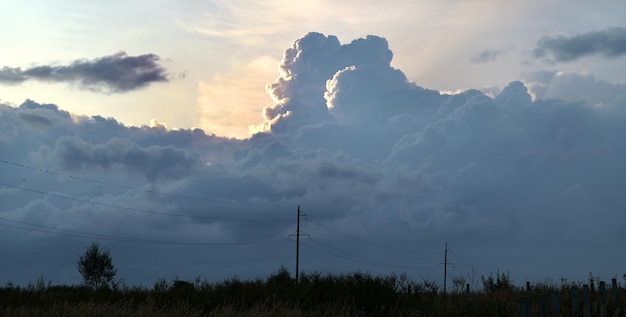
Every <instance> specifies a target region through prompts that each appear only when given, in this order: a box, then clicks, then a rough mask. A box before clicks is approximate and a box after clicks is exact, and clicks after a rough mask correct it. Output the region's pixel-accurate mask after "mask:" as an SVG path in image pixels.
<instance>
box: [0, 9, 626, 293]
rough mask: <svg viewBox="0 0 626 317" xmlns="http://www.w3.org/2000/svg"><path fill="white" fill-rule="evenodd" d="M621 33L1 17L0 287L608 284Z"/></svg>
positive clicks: (379, 18)
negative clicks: (506, 276) (238, 280)
mask: <svg viewBox="0 0 626 317" xmlns="http://www.w3.org/2000/svg"><path fill="white" fill-rule="evenodd" d="M622 12H626V3H623V2H621V1H608V2H605V3H603V4H602V5H598V4H590V3H587V2H584V1H551V2H550V3H545V1H535V0H532V1H507V2H503V1H491V0H473V1H460V0H446V1H434V0H433V1H395V2H393V3H381V2H379V1H377V2H375V1H343V2H342V3H341V4H338V3H336V2H333V1H322V0H320V1H305V2H303V3H302V4H298V5H295V4H294V3H293V2H287V1H263V2H253V1H241V2H236V3H233V2H232V1H228V2H227V1H224V2H221V1H204V2H197V1H165V0H163V1H133V2H132V3H129V2H128V1H109V2H107V5H106V6H103V5H102V4H96V3H90V2H84V1H82V2H79V1H69V0H58V1H35V0H32V1H12V0H3V1H0V19H1V20H2V21H3V27H2V29H1V30H0V43H2V46H1V51H2V53H1V55H0V201H2V204H0V226H2V230H0V248H1V250H2V258H3V259H4V260H3V261H1V263H0V272H3V273H2V275H0V282H6V281H13V282H15V283H21V284H24V283H27V282H29V281H34V280H36V279H37V278H38V277H40V276H41V275H43V277H44V279H46V280H52V281H53V282H54V283H79V282H80V281H81V277H80V274H79V273H78V271H77V270H76V260H77V259H78V255H79V254H81V253H82V252H83V251H84V250H85V248H86V247H87V246H88V245H89V244H90V243H91V242H92V241H97V242H99V243H100V244H101V245H103V246H106V247H108V248H110V250H111V254H112V256H113V259H114V263H115V264H116V266H117V267H118V277H120V278H124V280H125V281H126V283H128V284H143V285H152V283H154V282H155V281H156V280H157V279H159V278H166V279H174V278H182V279H193V278H195V277H196V276H200V277H202V278H206V279H208V280H210V281H219V280H221V279H224V278H227V277H232V276H235V275H237V276H239V277H242V278H256V277H264V276H267V275H268V274H269V273H271V272H272V271H275V270H277V269H278V268H280V266H281V265H282V266H285V267H287V268H289V269H290V270H291V271H292V272H293V271H294V269H295V267H294V266H295V265H294V262H295V242H294V241H293V239H290V238H289V237H290V235H292V234H294V233H295V230H296V219H297V216H296V215H297V210H298V206H300V209H301V211H302V213H303V214H306V215H307V216H306V217H304V216H303V217H302V218H301V231H302V232H303V233H306V234H309V235H310V238H307V239H306V240H303V241H302V244H301V246H302V248H301V262H300V268H301V270H302V271H305V272H313V271H318V272H319V271H321V272H325V273H333V272H353V271H356V270H361V271H368V272H372V273H376V274H378V273H381V274H388V273H391V272H395V273H398V274H399V273H402V272H406V273H407V275H409V276H411V277H413V278H414V279H416V280H421V279H422V278H426V279H429V280H435V281H438V282H439V283H440V284H442V282H443V279H442V277H443V267H442V265H441V262H443V257H444V246H445V243H446V242H448V244H449V247H450V249H451V250H452V251H451V252H450V253H449V257H448V258H449V260H450V261H451V262H454V266H451V267H450V268H449V274H448V275H449V276H468V275H469V276H471V275H472V272H474V274H473V276H474V278H475V279H476V281H478V280H479V277H480V275H488V274H489V273H490V272H496V270H500V271H510V272H511V276H512V277H513V279H514V281H515V282H518V283H520V284H521V283H523V282H524V281H526V280H529V281H539V280H545V279H547V278H552V279H553V280H556V281H558V279H559V278H561V277H565V278H569V279H579V280H582V279H583V278H585V277H586V276H588V274H589V272H593V274H594V275H596V276H599V277H601V278H604V279H610V278H611V277H613V276H615V275H617V276H621V274H623V273H624V272H623V267H620V263H621V262H623V260H624V258H623V256H622V255H621V254H620V252H619V250H623V249H624V247H625V246H626V233H625V232H626V217H625V216H624V215H625V214H624V207H625V206H626V197H625V196H624V195H623V193H624V192H625V191H626V178H625V177H624V175H626V168H625V167H624V164H623V162H624V161H625V160H626V145H624V144H625V143H624V142H623V135H625V134H626V80H625V79H624V77H623V76H624V75H623V74H624V73H626V20H625V19H624V15H623V14H621V13H622ZM307 237H308V236H307Z"/></svg>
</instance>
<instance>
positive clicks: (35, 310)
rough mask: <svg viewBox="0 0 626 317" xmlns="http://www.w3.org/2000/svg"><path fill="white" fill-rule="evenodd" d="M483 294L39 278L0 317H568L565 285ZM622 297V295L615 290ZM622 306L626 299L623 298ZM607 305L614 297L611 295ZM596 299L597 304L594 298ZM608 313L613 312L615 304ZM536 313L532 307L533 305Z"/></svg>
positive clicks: (283, 277) (368, 278)
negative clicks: (557, 307) (522, 311)
mask: <svg viewBox="0 0 626 317" xmlns="http://www.w3.org/2000/svg"><path fill="white" fill-rule="evenodd" d="M482 284H483V288H482V290H480V291H473V292H469V293H466V292H464V291H463V290H460V289H456V290H455V291H454V292H452V293H450V294H447V295H444V294H443V293H442V292H441V290H440V288H439V286H438V285H436V284H435V283H433V282H430V281H427V280H423V281H414V280H412V279H410V278H408V277H406V276H396V275H389V276H373V275H371V274H368V273H363V272H355V273H351V274H335V275H332V274H324V275H323V274H319V273H305V274H301V276H300V283H299V284H296V283H295V280H294V279H293V278H292V277H291V276H290V274H289V272H288V271H287V270H286V269H280V270H278V271H277V272H275V273H273V274H272V275H270V276H269V277H268V278H266V279H256V280H245V281H243V280H240V279H238V278H236V277H233V278H229V279H226V280H224V281H220V282H215V283H210V282H208V281H206V280H205V281H201V280H200V279H196V280H195V281H192V282H182V281H171V282H168V281H166V280H159V281H157V282H156V283H155V284H154V285H153V287H152V288H148V287H128V286H124V285H117V287H116V288H115V289H106V288H101V289H92V288H89V287H85V286H74V285H56V286H55V285H51V283H48V284H45V283H43V281H42V279H41V280H38V281H37V283H35V284H30V285H29V286H27V287H18V286H14V285H11V284H7V285H6V286H4V287H2V288H0V315H2V316H157V317H158V316H215V317H222V316H233V317H236V316H307V317H314V316H363V317H367V316H434V317H437V316H441V317H448V316H481V317H482V316H519V298H520V297H521V296H524V297H528V298H529V299H530V300H531V302H536V299H537V298H538V297H539V296H540V295H548V296H549V295H550V294H551V293H552V292H559V294H560V295H561V298H562V307H563V310H562V312H563V315H564V316H565V314H566V313H568V312H569V308H568V307H567V305H568V304H569V302H568V298H569V286H570V285H569V284H568V285H560V286H559V285H555V284H548V283H543V284H542V283H539V284H536V285H535V286H533V287H532V288H531V289H526V288H520V287H516V286H514V285H513V284H512V283H511V281H510V279H509V277H508V275H505V274H500V273H498V274H497V275H496V276H495V277H493V276H491V275H490V276H489V277H483V279H482ZM620 292H623V290H622V289H620ZM620 295H621V297H622V300H623V297H624V295H625V294H620ZM608 297H609V300H610V301H612V300H611V298H612V296H608ZM594 298H597V296H596V297H594ZM612 305H613V307H615V306H616V305H614V304H612ZM532 307H533V308H532V309H533V311H534V312H536V311H537V309H538V308H537V305H536V304H534V306H532Z"/></svg>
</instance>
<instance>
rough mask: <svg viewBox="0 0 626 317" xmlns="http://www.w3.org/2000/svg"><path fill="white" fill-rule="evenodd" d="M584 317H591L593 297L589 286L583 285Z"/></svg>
mask: <svg viewBox="0 0 626 317" xmlns="http://www.w3.org/2000/svg"><path fill="white" fill-rule="evenodd" d="M583 316H585V317H591V295H590V294H589V285H587V284H583Z"/></svg>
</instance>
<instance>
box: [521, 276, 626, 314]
mask: <svg viewBox="0 0 626 317" xmlns="http://www.w3.org/2000/svg"><path fill="white" fill-rule="evenodd" d="M527 289H530V284H527ZM564 295H565V296H564ZM580 295H581V291H580V289H579V287H578V286H571V287H570V288H569V294H568V293H565V294H564V293H563V292H558V291H553V292H552V293H551V294H549V295H547V294H539V295H536V296H534V297H532V298H531V297H528V296H522V297H520V299H519V309H520V317H530V316H539V317H556V316H559V317H560V316H568V315H569V314H570V313H571V316H572V317H581V316H582V317H592V316H594V317H595V316H600V317H608V316H623V315H626V312H624V308H623V307H622V306H621V305H620V301H619V292H618V287H617V280H616V279H613V280H612V291H611V292H610V293H608V292H607V289H606V283H605V282H603V281H601V282H600V285H599V287H598V290H597V292H596V290H595V289H594V287H593V285H592V287H591V289H590V288H589V285H587V284H584V285H583V286H582V300H581V298H580ZM610 295H612V296H610Z"/></svg>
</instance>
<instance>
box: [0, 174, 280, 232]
mask: <svg viewBox="0 0 626 317" xmlns="http://www.w3.org/2000/svg"><path fill="white" fill-rule="evenodd" d="M0 185H2V186H5V187H10V188H15V189H19V190H23V191H27V192H31V193H36V194H40V195H44V196H50V197H56V198H61V199H67V200H71V201H76V202H81V203H86V204H91V205H95V206H102V207H109V208H116V209H121V210H127V211H134V212H140V213H146V214H152V215H162V216H170V217H180V218H190V219H201V220H210V221H223V222H278V221H291V219H287V218H273V219H235V218H219V217H208V216H192V215H185V214H175V213H168V212H161V211H153V210H145V209H139V208H133V207H124V206H120V205H114V204H107V203H99V202H95V201H90V200H85V199H79V198H74V197H70V196H64V195H59V194H54V193H51V192H44V191H41V190H35V189H30V188H26V187H21V186H16V185H10V184H6V183H3V182H0Z"/></svg>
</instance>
